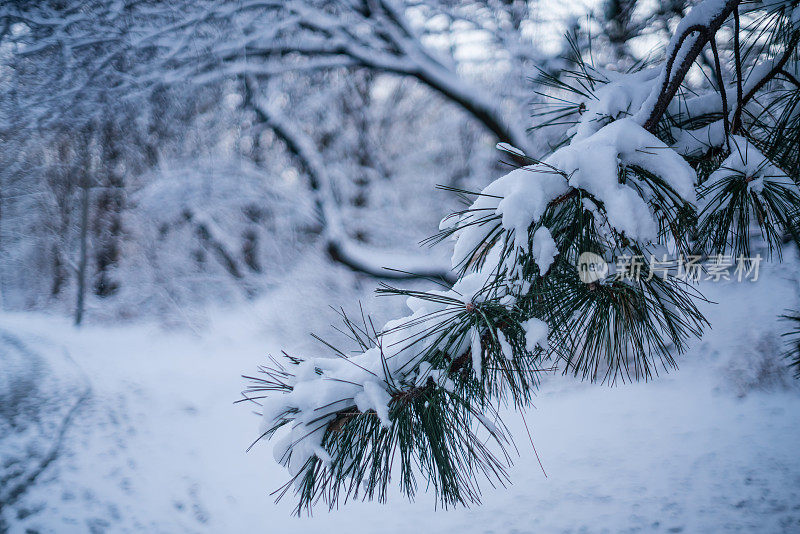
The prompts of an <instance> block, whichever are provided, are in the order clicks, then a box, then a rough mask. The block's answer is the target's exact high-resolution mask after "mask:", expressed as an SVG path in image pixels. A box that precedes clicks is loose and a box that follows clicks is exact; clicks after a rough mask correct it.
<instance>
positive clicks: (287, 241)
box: [0, 0, 723, 322]
mask: <svg viewBox="0 0 800 534" xmlns="http://www.w3.org/2000/svg"><path fill="white" fill-rule="evenodd" d="M641 4H642V3H637V2H634V1H607V2H604V3H602V4H598V5H596V6H593V7H591V8H590V7H586V6H582V5H577V4H576V5H570V6H566V7H565V6H562V5H560V4H558V3H554V2H528V1H522V0H490V1H470V2H452V1H449V0H441V1H439V0H427V1H408V2H399V1H389V0H363V1H361V0H352V1H349V0H339V1H325V0H307V1H256V0H251V1H237V2H216V1H172V2H166V1H156V0H145V1H137V0H117V1H113V0H95V1H90V2H83V1H81V2H78V1H70V0H58V1H56V0H52V1H43V2H27V1H10V2H4V3H3V5H2V6H0V92H2V96H1V97H0V142H2V146H3V150H2V151H0V295H2V306H3V307H4V309H7V310H21V309H53V310H58V311H60V312H63V313H70V314H73V315H74V316H75V319H76V322H80V321H81V320H82V319H83V316H84V315H85V314H84V310H86V311H87V312H88V313H89V314H90V315H92V316H95V317H97V318H104V317H105V318H118V317H137V316H141V315H144V314H168V315H178V316H180V315H181V314H182V313H184V311H185V310H186V309H194V308H197V307H201V306H202V305H203V304H205V303H209V302H217V301H230V300H232V299H240V298H242V299H246V298H252V297H253V296H255V295H258V294H259V293H260V292H263V291H264V290H265V289H266V288H268V287H270V286H271V284H274V283H275V281H276V280H277V279H279V278H280V277H281V276H282V275H283V274H285V273H287V272H289V271H290V270H291V269H292V265H293V263H294V262H296V261H298V259H299V258H301V257H303V256H304V255H306V254H318V255H320V254H321V255H325V257H327V258H329V259H330V261H334V262H339V263H343V264H345V265H347V266H348V267H350V268H352V269H355V270H357V271H360V272H363V273H365V275H368V276H384V277H406V276H415V275H424V276H443V275H444V274H445V272H446V264H447V262H446V261H443V260H442V257H444V256H446V255H447V253H446V251H437V250H432V251H430V250H427V249H422V250H420V249H418V248H417V242H418V241H419V240H421V239H423V238H424V237H426V236H427V235H429V234H431V233H432V232H433V231H434V230H435V228H436V225H437V223H438V220H439V219H441V217H443V216H444V215H446V214H447V213H448V212H450V211H452V210H453V209H454V208H455V207H457V206H458V205H459V204H458V202H459V199H458V198H457V197H456V196H455V195H453V194H452V193H447V192H442V191H437V190H435V185H436V184H443V185H447V186H451V187H459V188H473V189H474V188H478V189H479V188H480V187H482V186H483V185H485V184H486V183H488V182H489V181H490V180H491V179H492V178H494V177H496V176H498V175H499V174H500V173H501V172H503V170H504V168H505V167H506V165H505V164H504V163H503V162H502V161H501V160H502V159H503V158H505V159H506V160H507V161H509V162H511V160H512V159H513V158H512V157H509V156H507V155H506V156H502V155H501V156H498V153H497V152H496V151H495V150H494V145H495V143H497V142H505V143H509V144H511V145H514V146H518V147H520V148H523V149H525V150H526V151H527V152H528V153H530V154H537V153H541V152H543V151H544V150H546V148H547V145H548V142H549V141H550V140H554V139H557V138H558V136H559V135H560V133H561V131H562V130H563V127H562V126H560V125H558V121H553V123H554V126H553V127H552V128H551V130H552V135H550V136H549V135H548V134H547V130H544V133H542V132H537V135H536V136H532V135H530V134H529V132H528V129H529V128H530V127H531V126H532V125H533V123H534V121H535V118H532V116H531V115H532V111H531V104H532V103H534V102H535V101H537V99H538V96H537V91H539V90H541V86H540V85H539V84H538V82H537V79H539V78H540V77H541V76H542V75H544V74H549V75H555V76H560V75H561V74H560V73H561V72H563V71H564V69H567V70H568V69H569V68H571V66H572V65H575V64H576V62H578V63H579V62H581V61H583V60H587V59H589V58H591V60H592V61H593V62H594V63H595V64H598V65H605V66H607V67H608V68H610V69H612V70H613V69H618V70H625V69H627V68H629V67H631V66H632V65H635V64H637V63H639V62H642V61H646V60H647V59H648V57H649V56H650V55H651V54H652V53H653V50H652V42H653V39H652V37H653V36H654V35H655V34H657V33H659V32H661V33H664V34H668V33H669V32H670V28H671V26H674V24H675V23H676V21H677V20H678V19H679V17H680V16H681V15H682V14H683V13H684V12H685V10H686V5H685V3H684V2H661V3H658V5H649V4H648V5H646V6H645V5H641ZM661 41H665V40H664V39H661ZM720 46H721V47H722V46H723V43H720ZM710 66H711V64H709V67H710ZM376 251H377V252H376ZM378 252H379V253H378ZM384 267H390V268H394V269H397V270H395V271H390V270H386V269H383V268H384ZM398 270H399V271H398ZM400 271H402V272H400Z"/></svg>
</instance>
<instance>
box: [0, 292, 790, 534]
mask: <svg viewBox="0 0 800 534" xmlns="http://www.w3.org/2000/svg"><path fill="white" fill-rule="evenodd" d="M753 291H755V289H754V288H752V287H749V288H742V289H729V290H728V291H727V293H726V295H728V296H726V299H730V300H729V301H728V302H729V304H730V305H729V306H725V305H724V304H725V303H723V305H720V306H718V307H716V308H715V311H713V314H714V316H713V317H712V319H713V320H715V321H716V323H715V325H716V328H715V329H714V330H713V331H712V332H711V333H710V334H709V335H708V336H707V337H706V338H705V339H704V340H703V342H702V343H698V344H697V346H696V347H695V349H694V350H693V351H692V354H690V355H689V356H688V357H687V358H685V359H683V361H684V362H685V363H683V364H682V365H681V369H680V371H678V372H673V373H671V374H669V375H667V376H664V377H660V378H658V379H656V380H655V381H654V382H652V383H650V384H628V385H620V386H618V387H615V388H607V387H602V386H590V385H585V384H578V383H575V382H574V381H571V380H568V379H565V378H563V377H551V378H548V379H547V381H546V383H545V384H544V386H543V387H542V390H541V392H540V394H539V396H538V399H537V402H536V409H535V410H532V411H530V412H529V414H528V415H527V421H528V423H529V424H530V425H531V427H532V431H533V433H534V439H535V443H536V447H537V450H538V452H539V455H540V456H541V458H542V461H543V463H544V467H545V469H546V470H547V474H548V478H545V477H544V476H543V475H542V472H541V471H540V469H539V467H538V464H537V463H536V462H535V459H534V458H533V455H532V453H531V449H530V445H529V444H527V441H526V440H525V439H524V435H525V434H524V430H523V429H522V426H521V422H520V420H519V418H518V417H517V416H514V415H511V416H510V419H509V423H510V426H512V428H513V429H514V432H515V436H516V437H517V444H518V446H519V448H520V451H521V453H522V457H521V458H520V459H519V460H518V461H517V465H516V466H515V467H514V468H513V469H512V471H511V477H512V481H513V486H511V487H509V488H506V489H503V488H498V489H492V488H490V487H488V488H487V489H486V491H485V495H484V497H485V499H484V505H483V506H481V507H477V508H473V509H470V510H464V509H458V510H451V511H448V512H443V511H438V512H437V511H434V509H433V505H432V503H431V501H430V499H429V498H428V497H426V496H425V495H421V496H420V498H419V499H418V501H417V502H416V503H413V504H412V503H407V502H404V501H403V500H401V499H400V498H398V496H397V495H393V496H392V497H391V498H390V502H389V504H388V505H383V506H382V505H378V504H376V503H363V504H362V503H353V504H348V505H347V506H345V507H343V508H342V509H340V510H339V511H336V512H333V513H327V511H325V510H323V509H320V510H318V511H317V513H316V514H315V516H314V517H313V518H311V519H308V518H303V519H296V518H293V517H290V516H289V513H290V508H291V503H290V502H286V503H281V504H280V505H277V506H276V505H274V504H273V503H272V498H271V497H270V496H269V495H268V493H269V491H271V490H273V489H275V488H276V487H277V486H279V485H280V484H281V483H282V482H283V481H284V480H285V473H284V472H283V471H282V470H281V469H280V468H278V467H277V466H276V465H274V463H273V461H272V458H271V451H270V450H269V447H268V446H260V447H256V448H254V449H253V451H251V452H250V453H248V454H245V452H244V449H245V448H246V447H247V445H249V443H250V441H251V440H252V439H253V438H254V436H255V432H256V429H257V420H256V418H255V417H254V416H252V414H251V413H250V409H249V408H248V407H246V406H243V405H233V404H232V401H233V400H235V399H236V398H237V397H238V393H239V391H240V389H241V386H242V381H241V379H240V378H239V375H240V374H241V373H242V372H249V371H250V370H252V369H253V368H254V366H255V364H257V363H258V362H259V361H260V359H261V358H262V357H263V356H264V355H266V354H267V353H269V352H273V353H274V352H276V351H277V348H278V347H277V345H276V344H275V343H274V342H270V340H269V339H267V338H268V337H269V336H267V335H266V334H263V333H259V330H258V328H257V321H256V320H255V319H251V320H249V321H248V320H244V319H243V317H245V315H242V316H241V317H239V316H236V317H231V318H229V319H228V320H227V321H224V322H222V323H220V324H217V325H216V326H213V327H212V328H209V329H208V331H206V332H205V333H204V335H202V336H196V335H194V334H188V333H187V334H181V333H174V332H172V333H169V332H164V331H161V330H159V329H157V328H155V327H153V328H149V327H144V326H136V327H128V328H94V327H92V328H86V329H85V330H84V331H82V332H75V331H74V330H73V329H72V328H71V327H70V326H69V324H68V323H67V322H66V321H63V320H60V319H59V320H56V319H53V318H47V317H42V316H36V315H24V314H21V315H3V316H0V329H3V330H6V331H12V332H14V333H15V335H17V336H19V337H21V338H23V339H25V340H26V342H27V343H28V344H29V345H30V346H31V347H32V348H33V349H35V350H36V351H38V352H39V353H42V354H48V353H50V354H58V353H60V351H62V350H63V349H66V350H68V352H69V354H70V355H71V356H72V358H73V359H74V360H75V361H76V362H77V363H78V365H79V366H80V367H81V369H82V370H83V372H85V373H86V374H87V375H88V376H90V377H91V382H92V397H91V399H90V400H89V401H88V402H87V403H86V406H84V407H83V408H82V409H81V410H80V413H79V415H78V416H77V418H76V420H75V422H74V424H73V425H72V427H71V429H70V431H69V432H68V434H67V437H66V441H65V447H64V448H65V450H66V453H65V454H63V455H62V456H61V457H59V458H58V460H57V461H56V462H54V464H53V465H52V466H51V467H50V468H49V469H48V472H47V473H46V474H45V475H44V476H43V477H42V478H41V480H40V481H39V483H38V484H37V486H36V487H35V488H33V489H32V490H31V491H29V492H28V493H27V494H25V495H24V496H23V497H22V499H21V500H20V502H19V503H18V505H17V506H15V507H14V508H13V509H12V510H6V511H3V514H4V519H5V520H6V522H7V523H8V524H9V525H10V532H12V533H17V532H19V533H22V532H26V529H31V530H32V531H36V532H133V531H145V532H169V533H172V532H215V533H216V532H240V531H245V530H246V531H247V532H285V531H289V530H291V531H292V532H295V533H305V532H308V533H311V532H328V533H331V534H333V533H337V532H348V533H358V532H398V533H399V532H413V531H419V532H458V533H473V532H474V533H490V532H496V533H511V532H518V533H522V532H545V533H547V532H720V531H726V532H800V455H798V454H797V450H798V443H800V424H799V423H800V392H798V388H797V387H796V386H795V385H790V386H789V387H780V386H771V387H769V388H767V389H766V390H764V391H759V390H758V389H757V388H756V390H753V391H748V392H747V394H745V395H743V396H741V395H739V394H738V392H737V390H736V388H735V387H734V386H733V385H731V382H730V381H729V380H727V379H726V378H725V373H726V372H728V371H729V370H730V368H731V365H732V364H731V363H730V361H729V360H730V358H728V357H727V356H725V355H724V354H722V353H724V352H725V351H745V352H746V351H748V350H749V351H758V350H760V349H759V348H758V347H759V346H760V345H759V341H758V339H760V338H759V336H762V337H763V336H764V335H767V334H768V333H769V331H770V329H771V328H772V327H773V323H774V322H775V321H774V317H775V314H776V312H777V313H780V312H781V311H782V309H783V308H784V307H786V306H787V305H788V303H789V301H790V299H792V298H794V286H792V284H791V283H790V282H788V281H786V280H784V279H783V278H782V277H781V276H777V277H775V278H774V279H772V280H771V281H770V280H765V281H764V282H763V284H762V285H760V286H758V293H757V294H758V295H760V296H761V297H766V298H760V299H754V295H756V293H752V292H753ZM748 292H750V293H748ZM765 292H766V293H765ZM720 294H721V291H720ZM787 295H788V296H787ZM711 296H712V297H713V295H711ZM770 318H772V319H770ZM233 325H237V326H233ZM748 325H749V326H748ZM765 331H766V332H767V334H764V332H765ZM753 336H755V337H753ZM54 340H58V342H55V341H54ZM748 340H750V341H748ZM762 344H763V343H762ZM701 354H702V356H700V355H701ZM692 357H694V358H695V361H692ZM733 361H734V362H735V360H733ZM721 362H722V363H721ZM724 362H728V363H725V365H723V363H724Z"/></svg>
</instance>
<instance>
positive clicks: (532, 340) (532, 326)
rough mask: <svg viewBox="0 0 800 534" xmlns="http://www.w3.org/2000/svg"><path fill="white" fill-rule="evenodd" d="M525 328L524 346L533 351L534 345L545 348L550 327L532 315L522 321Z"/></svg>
mask: <svg viewBox="0 0 800 534" xmlns="http://www.w3.org/2000/svg"><path fill="white" fill-rule="evenodd" d="M522 328H523V329H524V330H525V348H526V349H528V351H530V352H533V351H534V350H536V347H540V348H542V349H547V346H548V345H547V336H549V335H550V328H549V327H548V326H547V323H545V322H544V321H542V320H541V319H537V318H536V317H533V318H531V319H528V320H527V321H525V322H524V323H522Z"/></svg>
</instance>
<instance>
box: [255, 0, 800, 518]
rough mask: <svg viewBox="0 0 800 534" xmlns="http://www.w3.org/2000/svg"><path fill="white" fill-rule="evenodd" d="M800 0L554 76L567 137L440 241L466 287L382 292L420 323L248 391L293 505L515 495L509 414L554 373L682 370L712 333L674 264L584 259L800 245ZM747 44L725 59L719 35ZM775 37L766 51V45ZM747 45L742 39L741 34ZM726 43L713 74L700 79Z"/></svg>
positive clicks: (454, 220)
mask: <svg viewBox="0 0 800 534" xmlns="http://www.w3.org/2000/svg"><path fill="white" fill-rule="evenodd" d="M796 4H797V2H790V1H784V2H763V3H755V4H747V5H746V6H744V5H742V6H740V5H739V2H736V1H732V0H727V1H722V0H707V1H705V2H702V3H700V4H698V5H697V6H695V7H694V8H693V9H692V10H691V11H690V12H689V13H688V14H687V16H686V17H685V19H684V20H683V21H682V22H680V23H679V24H678V26H677V29H676V32H675V35H674V36H673V38H672V39H671V41H670V42H669V43H668V45H667V46H666V55H665V57H664V59H663V61H662V62H661V63H660V64H658V65H655V66H651V67H649V68H642V67H641V66H637V67H636V68H634V69H632V70H631V71H629V72H626V73H618V72H610V71H606V70H604V69H600V68H597V67H594V66H592V65H591V64H590V62H588V61H586V62H585V61H583V60H581V61H579V62H578V64H577V68H575V69H574V70H565V71H563V72H561V73H559V74H557V75H555V74H544V73H543V74H542V78H541V80H540V82H541V83H542V84H544V85H545V86H547V87H549V89H550V92H549V93H548V94H550V95H551V96H552V98H553V99H554V102H557V105H555V106H551V107H550V108H547V109H546V111H542V112H540V113H537V114H536V115H535V117H534V118H535V120H536V121H537V123H536V126H538V127H543V126H548V125H552V124H554V123H555V122H556V121H558V122H559V123H564V122H567V123H569V124H571V126H570V127H569V128H568V129H565V130H564V134H563V138H562V139H561V140H560V141H559V142H558V143H556V144H555V145H554V146H555V148H554V149H553V150H552V151H551V152H550V153H549V154H545V155H543V156H541V158H534V157H531V156H526V155H524V154H523V153H522V151H521V150H519V149H517V148H515V147H513V146H511V145H508V144H507V143H504V144H501V145H499V146H498V148H500V149H501V150H504V151H506V152H508V153H510V154H512V155H513V156H515V157H516V158H520V159H524V160H525V164H524V165H522V166H520V167H519V168H517V169H515V170H513V171H512V172H510V173H508V174H507V175H505V176H503V177H502V178H499V179H497V180H495V181H494V182H493V183H491V184H489V185H488V186H487V187H486V188H485V189H483V190H482V191H480V192H475V193H471V194H472V195H473V196H474V201H473V202H472V204H471V206H470V207H469V208H467V209H465V210H464V211H462V212H459V213H456V214H453V215H451V216H450V217H448V218H446V219H445V220H444V221H442V225H441V227H440V232H439V234H437V235H436V236H434V237H433V238H432V239H431V240H432V241H433V242H438V241H441V240H444V239H447V238H452V239H453V240H454V241H455V243H454V252H453V256H452V266H453V270H454V272H455V273H456V274H457V276H458V279H457V281H456V282H455V284H454V285H453V286H452V287H449V288H444V289H442V290H439V291H427V292H422V291H408V290H403V289H397V288H393V287H389V286H382V287H381V288H380V289H379V292H381V293H385V294H394V295H401V296H404V297H406V298H407V305H408V308H409V310H410V314H409V315H408V316H406V317H403V318H400V319H396V320H393V321H389V322H388V323H387V324H386V325H384V326H383V328H381V329H380V330H378V329H376V328H374V327H373V326H372V324H371V323H370V322H369V321H368V320H366V319H364V320H362V321H361V322H359V323H356V322H352V321H351V320H350V319H349V318H347V317H344V320H345V324H346V326H347V327H348V329H349V332H350V334H351V335H352V338H353V340H354V341H355V342H356V343H358V346H359V347H360V349H359V352H358V353H357V354H355V355H351V354H350V353H348V354H345V352H343V351H342V350H340V349H338V348H336V347H334V346H332V345H330V344H328V343H324V344H323V352H322V353H321V354H319V355H318V356H308V357H303V358H300V357H294V356H289V355H286V354H284V356H283V357H282V358H275V359H272V361H271V364H270V365H267V366H263V367H261V368H260V373H259V374H258V375H257V376H255V377H251V378H250V386H249V389H248V390H247V391H246V392H245V395H246V399H248V400H252V401H253V402H256V403H258V404H259V405H260V407H261V411H262V414H263V423H262V434H261V437H262V438H269V439H271V440H272V441H273V442H274V457H275V460H276V461H277V462H279V463H280V464H282V465H284V466H285V467H286V468H287V469H288V471H289V474H290V480H289V482H287V484H286V485H285V486H283V487H282V488H281V489H280V490H279V492H278V493H279V497H280V496H282V495H283V494H285V493H286V492H289V491H293V492H294V493H295V494H296V496H297V498H298V507H297V511H298V512H299V511H301V510H302V509H304V508H310V507H311V506H312V505H313V504H315V503H316V502H317V501H319V500H320V499H322V500H323V501H324V502H325V503H327V504H328V505H329V506H331V507H333V506H336V505H337V504H339V503H340V502H344V501H346V500H347V499H348V498H361V499H375V498H377V499H379V500H385V498H386V494H387V493H386V492H387V488H388V487H389V485H390V482H391V479H392V477H394V478H395V480H397V482H398V483H399V487H400V489H401V490H402V492H403V493H405V494H406V495H408V496H409V497H413V496H414V494H415V492H416V491H417V489H418V479H419V480H422V481H423V486H422V487H424V488H432V489H433V491H434V492H435V494H436V497H437V499H438V501H439V502H440V503H441V504H442V505H443V506H450V505H457V504H470V503H477V502H478V501H479V497H480V487H479V481H481V480H483V481H486V480H488V481H489V482H491V483H493V484H497V483H500V484H503V483H505V482H506V481H507V480H508V477H507V471H506V469H507V467H508V465H509V463H510V460H511V457H510V454H509V453H508V452H507V448H508V446H509V445H511V436H509V434H508V432H507V429H506V427H505V426H504V425H503V422H502V420H501V419H500V417H499V412H498V407H499V406H500V405H502V404H504V403H512V404H513V405H514V406H515V407H516V408H517V409H520V410H522V409H524V408H525V407H526V406H528V405H529V403H530V401H531V397H532V395H533V393H534V391H535V389H536V385H537V381H538V378H539V374H540V373H541V372H542V371H543V370H545V369H550V368H557V369H559V370H562V371H563V372H564V373H572V374H574V375H577V376H579V377H582V378H585V379H589V380H599V381H607V382H610V383H613V382H615V381H618V380H638V379H648V378H650V377H653V376H654V375H655V374H656V373H657V372H658V371H659V369H666V368H669V367H674V366H675V361H674V356H675V355H676V354H679V353H681V352H682V351H683V350H684V349H685V347H686V343H687V340H688V339H689V338H691V337H699V336H700V335H701V334H702V330H703V327H704V326H706V324H707V323H706V320H705V318H704V317H703V315H702V314H701V313H700V312H699V310H698V308H697V306H696V303H697V302H698V300H699V299H702V296H701V295H700V294H699V293H698V292H697V291H696V289H695V288H694V287H693V286H692V285H691V284H688V283H687V282H685V281H684V280H682V279H679V278H678V277H677V276H676V272H675V269H671V270H669V271H668V272H667V273H666V274H665V275H664V276H660V275H659V276H648V274H650V275H652V268H653V265H651V264H650V263H649V261H645V263H644V265H643V266H642V269H643V272H642V274H641V276H639V277H638V278H632V277H628V278H626V277H622V278H620V277H614V276H612V275H613V274H614V273H613V269H612V271H611V272H609V274H608V276H607V277H605V278H602V279H599V280H596V281H592V282H590V283H584V281H582V280H581V279H580V278H579V276H578V268H577V266H578V262H579V257H580V255H581V254H582V253H584V252H592V253H594V254H596V255H598V256H599V257H601V258H603V259H604V260H605V261H606V262H607V264H609V265H612V266H614V265H616V264H617V263H618V260H619V259H620V258H623V257H632V256H637V257H644V258H645V259H650V258H659V259H660V258H663V257H673V258H674V257H676V256H677V255H679V254H699V255H703V256H704V257H713V256H715V255H719V254H729V255H733V254H735V255H747V256H749V255H750V254H751V252H752V251H753V248H752V247H753V243H752V242H751V235H752V234H753V231H754V230H755V231H757V233H758V234H759V235H760V238H761V242H762V244H764V245H765V246H767V247H768V250H769V251H775V252H777V253H778V256H779V253H780V247H781V244H782V242H783V241H785V240H786V239H795V240H797V235H798V232H797V230H798V207H800V190H799V189H798V186H797V183H798V152H800V150H798V147H800V83H799V82H798V79H800V76H798V70H799V69H798V52H797V48H798V42H799V41H800V16H799V15H798V14H800V7H798V6H797V5H796ZM721 28H725V29H726V31H727V32H731V31H732V32H734V33H735V35H736V43H737V45H736V46H738V47H739V49H738V50H735V52H736V53H735V54H732V57H722V58H721V57H720V56H719V54H718V50H717V45H716V42H717V39H718V38H717V33H718V31H719V30H720V29H721ZM766 37H768V39H767V41H766V42H765V38H766ZM740 40H741V42H739V41H740ZM709 49H710V50H711V52H712V54H713V57H714V59H715V62H714V63H715V67H716V68H715V69H714V70H715V72H714V74H715V75H716V81H715V83H710V82H709V83H706V84H705V85H704V86H703V89H702V91H701V92H698V91H697V86H696V84H695V85H693V86H692V87H693V91H688V90H687V86H686V83H687V82H686V76H687V74H688V73H689V71H690V69H691V68H692V65H693V64H694V63H695V61H696V60H697V58H698V56H699V55H700V54H701V53H705V52H707V51H708V50H709Z"/></svg>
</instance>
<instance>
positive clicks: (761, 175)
mask: <svg viewBox="0 0 800 534" xmlns="http://www.w3.org/2000/svg"><path fill="white" fill-rule="evenodd" d="M731 178H733V179H737V178H741V179H743V180H745V181H746V182H747V190H748V191H751V192H753V193H756V194H761V193H762V192H763V190H764V185H765V182H767V183H769V184H770V185H773V186H774V185H777V186H780V187H784V188H788V189H791V190H793V191H794V193H795V194H796V195H800V189H798V187H797V184H795V183H794V180H792V179H791V178H790V177H789V176H787V175H786V173H784V172H783V171H782V170H780V169H779V168H777V167H776V166H775V165H773V164H772V163H771V162H770V161H769V159H767V158H766V156H764V155H763V154H762V153H761V151H760V150H758V148H756V147H755V146H754V145H753V144H752V143H751V142H750V141H748V140H747V139H745V138H744V137H741V136H738V135H732V136H731V154H730V156H728V157H727V158H726V159H725V161H723V162H722V164H721V165H720V167H719V169H717V170H716V171H714V172H713V173H711V176H709V177H708V180H707V181H706V183H705V184H703V185H704V186H705V187H706V188H707V189H713V188H714V186H715V185H716V184H718V183H719V182H720V181H723V180H729V179H731Z"/></svg>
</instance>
